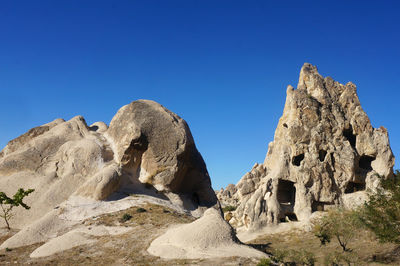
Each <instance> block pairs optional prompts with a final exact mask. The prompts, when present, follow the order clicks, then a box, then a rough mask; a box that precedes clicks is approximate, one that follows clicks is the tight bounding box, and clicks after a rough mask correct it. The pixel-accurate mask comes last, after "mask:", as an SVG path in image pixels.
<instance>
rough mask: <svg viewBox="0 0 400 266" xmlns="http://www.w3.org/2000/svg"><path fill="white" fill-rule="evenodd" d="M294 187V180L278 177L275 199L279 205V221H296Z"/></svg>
mask: <svg viewBox="0 0 400 266" xmlns="http://www.w3.org/2000/svg"><path fill="white" fill-rule="evenodd" d="M295 198H296V188H295V186H294V182H291V181H288V180H282V179H279V181H278V191H277V199H278V202H279V205H280V207H281V215H280V217H281V218H280V219H279V220H280V222H288V221H297V216H296V214H295V213H294V204H295Z"/></svg>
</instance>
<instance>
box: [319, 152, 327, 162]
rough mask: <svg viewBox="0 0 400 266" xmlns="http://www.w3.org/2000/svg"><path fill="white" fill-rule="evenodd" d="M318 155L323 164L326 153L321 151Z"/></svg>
mask: <svg viewBox="0 0 400 266" xmlns="http://www.w3.org/2000/svg"><path fill="white" fill-rule="evenodd" d="M318 155H319V160H320V161H321V162H323V161H324V160H325V156H326V151H324V150H320V151H319V154H318Z"/></svg>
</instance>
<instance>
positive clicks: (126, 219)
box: [122, 213, 132, 222]
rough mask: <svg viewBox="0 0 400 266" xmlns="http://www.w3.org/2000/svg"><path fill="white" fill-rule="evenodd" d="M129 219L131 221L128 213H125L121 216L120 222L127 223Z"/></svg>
mask: <svg viewBox="0 0 400 266" xmlns="http://www.w3.org/2000/svg"><path fill="white" fill-rule="evenodd" d="M130 219H132V215H130V214H129V213H125V214H124V215H122V222H126V221H129V220H130Z"/></svg>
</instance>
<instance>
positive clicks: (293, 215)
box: [279, 213, 298, 223]
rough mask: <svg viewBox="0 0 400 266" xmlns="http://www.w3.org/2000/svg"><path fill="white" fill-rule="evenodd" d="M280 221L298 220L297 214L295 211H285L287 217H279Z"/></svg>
mask: <svg viewBox="0 0 400 266" xmlns="http://www.w3.org/2000/svg"><path fill="white" fill-rule="evenodd" d="M279 221H280V222H281V223H286V222H289V221H291V222H297V221H298V220H297V216H296V214H295V213H285V217H282V218H281V219H279Z"/></svg>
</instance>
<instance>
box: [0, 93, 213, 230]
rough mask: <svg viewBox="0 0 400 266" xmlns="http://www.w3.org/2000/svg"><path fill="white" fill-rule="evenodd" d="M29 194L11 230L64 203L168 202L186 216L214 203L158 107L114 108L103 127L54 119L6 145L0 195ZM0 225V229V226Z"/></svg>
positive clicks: (201, 169)
mask: <svg viewBox="0 0 400 266" xmlns="http://www.w3.org/2000/svg"><path fill="white" fill-rule="evenodd" d="M20 187H22V188H25V189H27V188H33V189H35V192H34V193H32V194H31V195H29V197H27V198H26V202H27V204H28V205H29V206H31V207H32V208H31V210H29V211H27V210H24V209H23V208H16V209H15V211H16V212H15V214H16V216H15V218H14V219H13V221H12V226H13V227H17V228H22V227H24V226H25V225H27V224H30V223H33V222H34V221H35V220H37V219H38V218H40V217H43V216H44V215H45V214H46V213H48V212H49V211H51V210H52V209H53V208H55V207H56V206H58V205H60V204H61V203H62V202H64V201H65V200H67V199H68V198H69V197H70V196H71V195H74V196H84V197H87V198H92V199H96V200H105V199H107V198H108V197H109V196H110V195H111V194H112V193H114V192H116V191H120V190H124V191H126V193H127V194H130V193H135V192H137V191H141V192H144V194H151V193H152V194H153V195H155V196H157V197H160V198H164V199H167V198H170V199H171V200H172V201H173V202H174V203H175V204H178V205H181V206H182V207H183V208H185V209H187V210H189V211H193V212H195V211H198V215H200V214H201V213H202V211H201V210H200V209H201V208H202V207H204V208H206V207H210V206H213V205H215V204H216V203H217V199H216V196H215V193H214V191H213V190H212V188H211V181H210V178H209V175H208V172H207V168H206V166H205V163H204V161H203V159H202V157H201V155H200V153H199V152H198V151H197V149H196V146H195V144H194V140H193V137H192V135H191V133H190V130H189V127H188V126H187V124H186V122H185V121H184V120H183V119H182V118H180V117H179V116H177V115H176V114H174V113H172V112H170V111H169V110H167V109H166V108H164V107H163V106H161V105H160V104H158V103H156V102H153V101H147V100H139V101H135V102H132V103H131V104H128V105H126V106H124V107H122V108H121V109H120V110H119V111H118V113H117V114H116V115H115V117H114V118H113V119H112V121H111V124H110V127H109V128H108V127H107V125H106V124H105V123H103V122H96V123H94V124H92V125H91V126H88V125H87V124H86V122H85V120H84V118H83V117H81V116H77V117H74V118H72V119H71V120H69V121H64V120H62V119H57V120H55V121H53V122H51V123H48V124H46V125H43V126H39V127H36V128H33V129H31V130H29V131H28V132H27V133H25V134H23V135H22V136H20V137H18V138H16V139H14V140H12V141H10V142H9V143H8V145H7V146H6V147H5V148H4V149H3V150H2V151H1V153H0V190H1V191H4V192H5V193H6V194H8V195H13V193H15V192H16V191H17V190H18V188H20ZM2 223H3V221H0V226H1V225H3V224H2Z"/></svg>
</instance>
